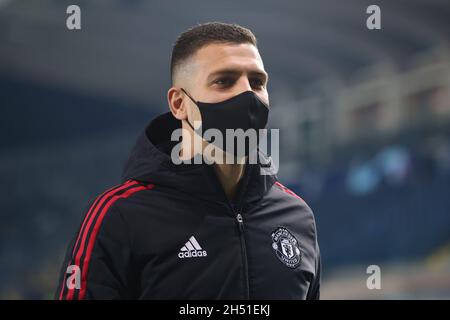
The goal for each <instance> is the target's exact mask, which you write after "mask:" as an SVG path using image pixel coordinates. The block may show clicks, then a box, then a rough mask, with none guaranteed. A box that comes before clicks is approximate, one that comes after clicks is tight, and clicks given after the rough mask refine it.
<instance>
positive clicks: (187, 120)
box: [180, 88, 198, 132]
mask: <svg viewBox="0 0 450 320" xmlns="http://www.w3.org/2000/svg"><path fill="white" fill-rule="evenodd" d="M180 89H181V91H183V92H184V93H185V94H186V95H187V96H188V97H189V99H191V100H192V102H193V103H194V104H195V105H196V106H197V108H198V105H197V102H196V101H195V100H194V99H193V98H192V97H191V95H190V94H189V93H187V92H186V90H184V89H183V88H180ZM186 122H187V124H188V125H189V126H190V127H191V128H192V130H194V132H197V130H196V129H195V128H194V126H193V125H192V124H191V123H190V122H189V119H186Z"/></svg>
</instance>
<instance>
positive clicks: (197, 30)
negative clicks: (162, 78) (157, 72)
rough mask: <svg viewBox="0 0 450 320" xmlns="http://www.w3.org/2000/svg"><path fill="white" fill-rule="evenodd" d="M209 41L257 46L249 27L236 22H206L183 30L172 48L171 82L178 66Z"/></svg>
mask: <svg viewBox="0 0 450 320" xmlns="http://www.w3.org/2000/svg"><path fill="white" fill-rule="evenodd" d="M211 43H235V44H241V43H250V44H252V45H254V46H255V47H256V46H257V41H256V37H255V35H254V34H253V32H251V31H250V30H249V29H247V28H244V27H242V26H240V25H238V24H229V23H222V22H207V23H203V24H199V25H196V26H195V27H192V28H189V29H188V30H186V31H184V32H183V33H182V34H180V36H179V37H178V38H177V40H176V42H175V45H174V46H173V49H172V58H171V61H170V76H171V79H172V82H173V80H174V76H175V72H176V69H177V68H178V66H180V65H181V64H182V63H183V62H184V61H186V60H187V59H188V58H190V57H191V56H192V55H193V54H194V53H195V52H197V50H199V49H200V48H202V47H203V46H206V45H208V44H211Z"/></svg>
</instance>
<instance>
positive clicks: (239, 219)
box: [236, 213, 244, 223]
mask: <svg viewBox="0 0 450 320" xmlns="http://www.w3.org/2000/svg"><path fill="white" fill-rule="evenodd" d="M236 219H237V221H238V222H239V223H243V222H244V220H243V219H242V215H241V214H240V213H238V214H237V216H236Z"/></svg>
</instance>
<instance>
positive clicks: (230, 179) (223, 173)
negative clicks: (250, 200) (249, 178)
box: [214, 164, 245, 202]
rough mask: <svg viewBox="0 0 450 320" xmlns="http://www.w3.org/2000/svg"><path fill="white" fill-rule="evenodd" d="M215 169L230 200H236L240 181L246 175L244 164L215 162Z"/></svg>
mask: <svg viewBox="0 0 450 320" xmlns="http://www.w3.org/2000/svg"><path fill="white" fill-rule="evenodd" d="M214 169H215V171H216V175H217V177H218V179H219V181H220V184H221V185H222V187H223V190H224V191H225V194H226V196H227V198H228V200H229V201H231V202H233V201H235V200H236V191H237V187H238V184H239V181H240V180H241V179H242V177H243V176H244V169H245V165H244V164H215V165H214Z"/></svg>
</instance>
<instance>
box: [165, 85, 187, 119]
mask: <svg viewBox="0 0 450 320" xmlns="http://www.w3.org/2000/svg"><path fill="white" fill-rule="evenodd" d="M167 102H168V104H169V108H170V111H171V112H172V114H173V116H174V117H175V118H176V119H178V120H185V119H187V103H186V100H185V96H184V95H183V92H182V91H181V89H180V88H177V87H171V88H170V89H169V90H168V91H167Z"/></svg>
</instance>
